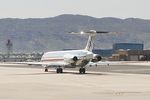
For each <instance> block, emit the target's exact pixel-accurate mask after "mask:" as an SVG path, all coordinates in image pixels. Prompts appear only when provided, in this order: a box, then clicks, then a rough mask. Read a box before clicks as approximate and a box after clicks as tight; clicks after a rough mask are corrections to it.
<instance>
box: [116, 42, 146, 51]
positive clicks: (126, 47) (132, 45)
mask: <svg viewBox="0 0 150 100" xmlns="http://www.w3.org/2000/svg"><path fill="white" fill-rule="evenodd" d="M120 49H122V50H143V49H144V44H140V43H115V44H113V51H117V50H120Z"/></svg>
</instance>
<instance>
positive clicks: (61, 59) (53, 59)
mask: <svg viewBox="0 0 150 100" xmlns="http://www.w3.org/2000/svg"><path fill="white" fill-rule="evenodd" d="M63 60H64V59H44V60H41V61H63Z"/></svg>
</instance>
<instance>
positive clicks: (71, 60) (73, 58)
mask: <svg viewBox="0 0 150 100" xmlns="http://www.w3.org/2000/svg"><path fill="white" fill-rule="evenodd" d="M77 60H78V57H77V56H74V55H65V56H64V61H65V62H67V63H74V62H76V61H77Z"/></svg>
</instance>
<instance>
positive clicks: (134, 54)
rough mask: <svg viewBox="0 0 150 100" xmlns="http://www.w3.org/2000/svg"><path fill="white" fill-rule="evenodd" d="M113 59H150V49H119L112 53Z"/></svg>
mask: <svg viewBox="0 0 150 100" xmlns="http://www.w3.org/2000/svg"><path fill="white" fill-rule="evenodd" d="M110 60H113V61H150V50H118V51H116V53H115V54H112V57H111V58H110Z"/></svg>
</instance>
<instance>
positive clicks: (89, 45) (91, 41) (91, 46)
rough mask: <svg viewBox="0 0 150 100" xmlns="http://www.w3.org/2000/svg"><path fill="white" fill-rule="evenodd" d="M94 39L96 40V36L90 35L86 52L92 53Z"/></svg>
mask: <svg viewBox="0 0 150 100" xmlns="http://www.w3.org/2000/svg"><path fill="white" fill-rule="evenodd" d="M94 38H95V35H92V34H91V35H89V39H88V42H87V44H86V47H85V50H87V51H91V52H92V50H93V46H94Z"/></svg>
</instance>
